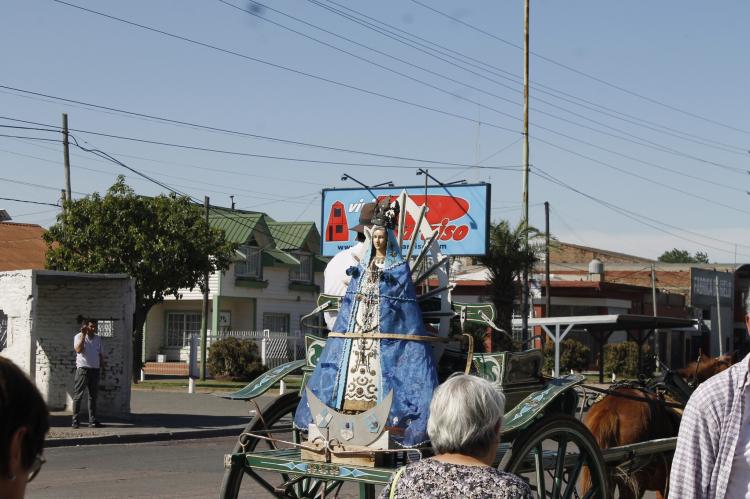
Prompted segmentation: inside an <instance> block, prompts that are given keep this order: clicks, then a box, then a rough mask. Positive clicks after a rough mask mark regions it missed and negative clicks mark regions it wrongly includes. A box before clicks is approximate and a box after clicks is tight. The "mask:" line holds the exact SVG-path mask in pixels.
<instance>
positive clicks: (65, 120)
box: [62, 113, 71, 201]
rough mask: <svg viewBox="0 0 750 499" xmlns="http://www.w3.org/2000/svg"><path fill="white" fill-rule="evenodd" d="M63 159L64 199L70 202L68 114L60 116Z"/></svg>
mask: <svg viewBox="0 0 750 499" xmlns="http://www.w3.org/2000/svg"><path fill="white" fill-rule="evenodd" d="M62 134H63V159H64V160H65V199H66V201H70V200H71V197H70V196H71V194H70V147H69V144H68V113H63V115H62Z"/></svg>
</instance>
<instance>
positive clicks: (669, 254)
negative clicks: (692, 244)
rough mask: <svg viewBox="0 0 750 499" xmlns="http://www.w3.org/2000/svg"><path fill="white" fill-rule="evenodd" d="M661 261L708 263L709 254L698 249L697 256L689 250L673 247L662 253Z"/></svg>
mask: <svg viewBox="0 0 750 499" xmlns="http://www.w3.org/2000/svg"><path fill="white" fill-rule="evenodd" d="M659 261H660V262H664V263H708V254H707V253H705V252H703V251H696V252H695V256H693V255H691V254H690V252H689V251H687V250H680V249H677V248H673V249H671V250H669V251H665V252H664V253H662V254H661V256H660V257H659Z"/></svg>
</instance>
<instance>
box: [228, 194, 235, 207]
mask: <svg viewBox="0 0 750 499" xmlns="http://www.w3.org/2000/svg"><path fill="white" fill-rule="evenodd" d="M229 199H231V200H232V210H234V194H232V195H230V196H229Z"/></svg>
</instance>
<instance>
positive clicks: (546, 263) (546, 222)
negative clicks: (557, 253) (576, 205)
mask: <svg viewBox="0 0 750 499" xmlns="http://www.w3.org/2000/svg"><path fill="white" fill-rule="evenodd" d="M544 239H545V245H544V253H545V256H544V274H545V278H546V280H547V290H546V292H545V303H544V309H545V314H544V316H545V317H550V316H551V315H552V313H551V309H552V296H551V295H550V291H552V285H551V284H550V282H549V202H548V201H545V202H544Z"/></svg>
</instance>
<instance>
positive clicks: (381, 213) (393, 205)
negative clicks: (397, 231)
mask: <svg viewBox="0 0 750 499" xmlns="http://www.w3.org/2000/svg"><path fill="white" fill-rule="evenodd" d="M400 212H401V209H400V207H399V205H398V201H396V200H394V201H392V202H391V201H389V200H388V198H385V199H383V200H381V201H380V202H379V203H378V204H377V206H375V214H374V215H373V217H372V224H373V226H380V227H385V228H386V229H394V228H395V227H396V224H397V223H398V215H399V213H400Z"/></svg>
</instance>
